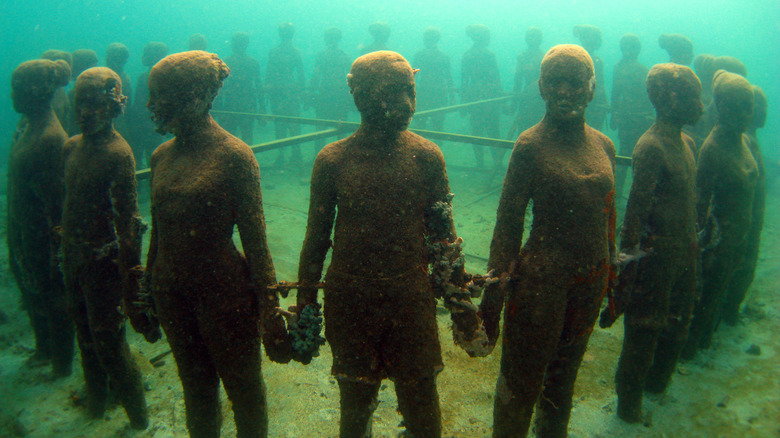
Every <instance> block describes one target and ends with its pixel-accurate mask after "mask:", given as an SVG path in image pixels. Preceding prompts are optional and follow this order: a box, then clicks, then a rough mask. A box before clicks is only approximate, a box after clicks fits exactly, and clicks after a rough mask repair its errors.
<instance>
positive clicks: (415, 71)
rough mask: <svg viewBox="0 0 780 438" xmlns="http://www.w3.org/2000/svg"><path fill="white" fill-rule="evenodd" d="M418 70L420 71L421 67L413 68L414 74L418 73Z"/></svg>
mask: <svg viewBox="0 0 780 438" xmlns="http://www.w3.org/2000/svg"><path fill="white" fill-rule="evenodd" d="M418 71H420V69H419V68H413V69H412V74H413V75H416V74H417V72H418Z"/></svg>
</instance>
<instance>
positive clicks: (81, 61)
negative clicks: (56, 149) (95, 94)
mask: <svg viewBox="0 0 780 438" xmlns="http://www.w3.org/2000/svg"><path fill="white" fill-rule="evenodd" d="M71 56H72V59H73V64H71V65H72V69H71V72H70V73H71V80H73V81H75V80H76V78H78V77H79V75H80V74H81V73H83V72H84V71H85V70H87V69H89V68H92V67H95V66H96V65H98V56H97V53H96V52H95V51H94V50H92V49H78V50H74V51H73V53H72V54H71ZM75 96H76V92H75V89H71V90H70V91H69V92H68V100H69V101H70V110H71V114H70V116H69V117H67V122H68V124H67V125H66V126H64V128H65V131H66V132H67V133H68V135H71V136H73V135H76V134H78V133H79V132H80V131H79V123H78V120H76V113H75V112H74V107H75V105H74V99H75Z"/></svg>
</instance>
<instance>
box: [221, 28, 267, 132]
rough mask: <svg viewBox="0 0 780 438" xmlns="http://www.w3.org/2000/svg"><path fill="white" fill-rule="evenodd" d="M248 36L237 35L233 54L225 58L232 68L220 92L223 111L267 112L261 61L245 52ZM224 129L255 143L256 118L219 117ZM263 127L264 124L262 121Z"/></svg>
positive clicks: (240, 115)
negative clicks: (261, 75)
mask: <svg viewBox="0 0 780 438" xmlns="http://www.w3.org/2000/svg"><path fill="white" fill-rule="evenodd" d="M247 47H249V34H248V33H246V32H236V33H234V34H233V37H232V38H231V39H230V48H231V51H232V55H231V56H229V57H228V58H225V63H227V65H228V67H230V78H229V79H227V80H226V81H225V87H224V88H223V89H222V92H221V93H220V101H219V103H220V107H219V108H220V109H221V110H223V111H233V112H239V113H252V114H254V113H257V112H258V111H259V112H261V113H264V112H265V97H264V96H263V80H262V78H261V77H260V62H258V61H257V59H255V58H252V57H251V56H249V55H248V54H247V52H246V49H247ZM219 121H220V123H221V124H222V125H223V127H224V128H225V129H226V130H228V131H230V132H231V133H232V134H234V135H238V136H240V137H241V140H243V141H244V142H246V143H248V144H253V143H254V138H255V117H254V116H249V115H243V114H223V115H221V116H220V118H219ZM260 123H261V124H263V123H264V122H263V121H262V119H261V121H260Z"/></svg>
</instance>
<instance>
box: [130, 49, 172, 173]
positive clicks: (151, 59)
mask: <svg viewBox="0 0 780 438" xmlns="http://www.w3.org/2000/svg"><path fill="white" fill-rule="evenodd" d="M167 54H168V46H167V45H166V44H165V43H161V42H157V41H152V42H150V43H148V44H146V45H145V46H144V51H143V55H142V56H141V64H143V65H144V67H146V71H144V72H143V73H141V74H140V75H139V76H138V80H137V81H136V83H135V84H136V86H135V97H134V98H133V99H132V100H133V106H132V107H130V114H129V115H128V116H129V121H128V124H129V125H131V126H132V127H133V128H132V129H131V130H130V132H128V134H129V138H128V140H129V142H130V146H131V147H132V148H133V154H134V155H135V163H136V166H138V167H139V168H142V167H148V166H149V157H150V156H151V154H152V151H153V150H154V148H155V147H157V145H158V144H160V140H162V138H161V137H160V133H159V132H157V131H156V128H155V126H154V123H153V122H152V119H151V113H150V112H149V109H148V108H147V107H146V105H147V104H148V103H149V72H150V71H151V70H152V67H154V65H155V64H157V62H158V61H159V60H161V59H163V58H165V55H167Z"/></svg>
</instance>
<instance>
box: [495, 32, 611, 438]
mask: <svg viewBox="0 0 780 438" xmlns="http://www.w3.org/2000/svg"><path fill="white" fill-rule="evenodd" d="M539 89H540V92H541V95H542V98H543V99H544V101H545V104H546V108H547V111H546V114H545V116H544V118H543V119H542V120H541V121H540V122H539V123H538V124H536V125H535V126H533V127H532V128H530V129H528V130H527V131H525V132H523V133H522V134H520V137H518V139H517V142H516V143H515V147H514V149H513V150H512V156H511V158H510V161H509V168H508V170H507V174H506V178H505V179H504V188H503V191H502V193H501V200H500V201H499V206H498V214H497V220H496V227H495V231H494V232H493V240H492V242H491V245H490V259H489V260H490V261H489V262H488V268H489V269H492V270H495V272H499V273H501V276H502V277H503V280H502V281H501V282H500V283H498V284H493V285H490V286H488V287H487V289H486V290H485V295H484V297H483V299H482V302H481V303H480V311H481V314H482V318H483V320H484V324H485V329H486V331H487V333H488V337H489V339H490V342H491V345H495V343H496V341H497V340H498V336H499V333H500V329H499V321H500V319H501V311H502V309H504V307H505V308H506V310H505V311H504V331H503V351H502V354H501V369H500V375H499V378H498V384H497V387H496V396H495V401H494V412H493V436H494V437H497V438H498V437H525V436H526V435H527V433H528V429H529V426H530V421H531V415H532V414H533V413H534V406H536V436H540V437H565V436H566V431H567V426H568V422H569V415H570V413H571V408H572V392H573V389H574V381H575V379H576V377H577V370H578V369H579V366H580V362H581V361H582V356H583V354H584V353H585V348H586V346H587V344H588V339H589V338H590V333H591V331H592V330H593V325H594V323H595V322H596V318H597V317H598V314H599V307H600V304H601V301H602V297H603V296H604V295H605V293H606V292H607V291H609V289H610V288H611V286H612V280H613V276H614V270H615V263H616V254H615V200H614V196H615V191H614V179H613V172H614V167H615V147H614V145H613V144H612V142H611V141H610V140H609V138H607V137H606V136H605V135H603V134H601V133H600V132H598V131H596V130H595V129H593V128H591V127H590V126H588V125H586V124H585V110H586V108H587V105H588V103H589V102H590V101H591V100H592V99H593V93H594V71H593V62H592V61H591V58H590V56H589V55H588V53H587V52H586V51H585V50H584V49H583V48H582V47H579V46H575V45H559V46H555V47H553V48H552V49H550V50H549V51H548V52H547V54H546V55H545V56H544V59H543V60H542V65H541V74H540V78H539ZM529 203H533V208H532V211H533V224H532V226H531V232H530V235H529V236H528V239H527V242H526V243H525V245H523V244H522V242H523V226H524V222H525V215H526V210H527V208H528V205H529ZM505 303H506V306H505Z"/></svg>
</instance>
